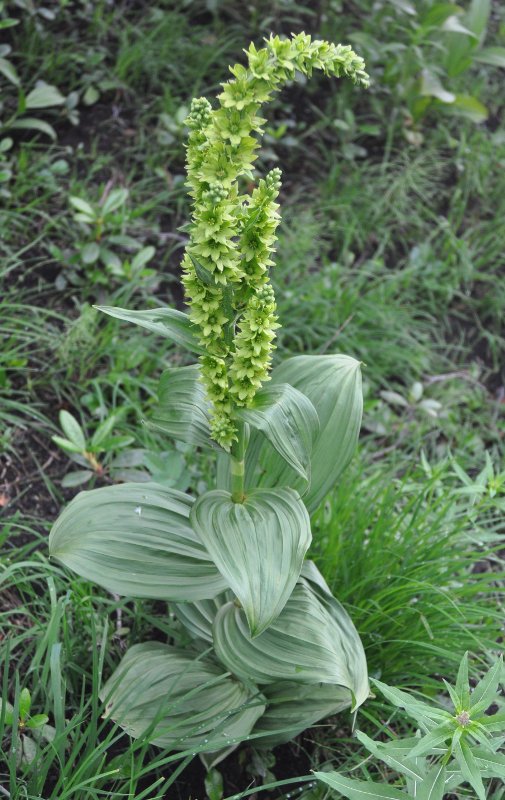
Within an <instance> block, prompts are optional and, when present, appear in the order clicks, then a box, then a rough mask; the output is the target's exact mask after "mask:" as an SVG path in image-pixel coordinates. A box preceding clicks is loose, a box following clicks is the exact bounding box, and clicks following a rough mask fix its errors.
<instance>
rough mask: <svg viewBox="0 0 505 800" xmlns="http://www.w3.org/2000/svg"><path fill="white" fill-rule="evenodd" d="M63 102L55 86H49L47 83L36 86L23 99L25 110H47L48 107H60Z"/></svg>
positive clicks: (63, 99)
mask: <svg viewBox="0 0 505 800" xmlns="http://www.w3.org/2000/svg"><path fill="white" fill-rule="evenodd" d="M64 102H65V98H64V97H63V95H62V94H61V92H60V91H59V90H58V89H57V88H56V86H51V84H49V83H41V84H40V86H36V87H35V89H32V90H31V92H28V94H27V95H26V98H25V103H26V108H49V107H50V106H61V105H62V104H63V103H64Z"/></svg>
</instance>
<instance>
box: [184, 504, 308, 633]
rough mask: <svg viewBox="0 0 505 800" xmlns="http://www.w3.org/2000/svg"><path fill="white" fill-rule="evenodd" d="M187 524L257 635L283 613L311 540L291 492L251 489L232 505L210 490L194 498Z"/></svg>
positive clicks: (304, 513) (304, 511)
mask: <svg viewBox="0 0 505 800" xmlns="http://www.w3.org/2000/svg"><path fill="white" fill-rule="evenodd" d="M190 519H191V524H192V525H193V529H194V530H195V532H196V534H197V535H198V537H199V538H200V539H201V541H202V542H203V543H204V545H205V547H206V549H207V551H208V552H209V553H210V555H211V557H212V559H213V560H214V563H215V564H216V566H217V568H218V570H219V571H220V573H221V574H222V575H223V577H224V578H225V580H226V582H227V584H228V586H229V587H230V589H231V590H232V591H233V593H234V594H235V595H236V596H237V597H238V599H239V600H240V602H241V604H242V607H243V609H244V611H245V614H246V617H247V620H248V622H249V627H250V631H251V635H252V636H258V635H259V634H260V633H261V632H262V631H263V630H265V628H267V627H268V626H269V625H270V624H271V623H272V621H273V620H274V619H275V618H276V617H277V616H278V614H279V613H280V612H281V611H282V609H283V608H284V606H285V604H286V602H287V600H288V598H289V596H290V594H291V592H292V591H293V588H294V586H295V584H296V581H297V580H298V576H299V575H300V571H301V568H302V564H303V559H304V556H305V553H306V552H307V548H308V546H309V544H310V541H311V538H312V537H311V532H310V520H309V515H308V513H307V509H306V508H305V506H304V504H303V502H302V500H301V499H300V496H299V495H298V493H297V492H295V491H293V490H292V489H277V490H275V491H271V490H269V489H253V490H252V491H251V492H249V493H248V495H247V496H246V499H245V501H244V502H243V503H234V502H233V500H232V499H231V495H230V494H229V493H228V492H225V491H223V490H222V489H214V490H213V491H211V492H206V493H205V494H204V495H202V496H201V497H199V498H198V500H197V501H196V502H195V504H194V506H193V508H192V509H191V517H190Z"/></svg>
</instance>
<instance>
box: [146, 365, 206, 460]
mask: <svg viewBox="0 0 505 800" xmlns="http://www.w3.org/2000/svg"><path fill="white" fill-rule="evenodd" d="M158 398H159V403H158V406H157V407H156V409H155V410H154V413H153V414H152V415H151V418H150V420H149V422H148V424H149V425H150V426H152V427H155V428H158V429H159V430H162V431H164V433H167V434H168V435H169V436H171V437H172V438H173V439H178V440H179V441H181V442H187V443H189V444H196V445H198V446H199V447H205V448H207V449H208V448H212V449H218V450H221V448H220V447H219V445H218V444H217V443H216V442H214V440H213V439H211V437H210V427H209V412H208V403H207V402H206V400H205V388H204V386H203V384H202V383H201V381H200V368H199V366H198V365H197V364H192V365H191V366H189V367H176V368H174V369H169V370H167V371H166V372H164V373H163V375H162V376H161V378H160V382H159V386H158Z"/></svg>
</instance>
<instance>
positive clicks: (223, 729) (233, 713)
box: [100, 642, 265, 763]
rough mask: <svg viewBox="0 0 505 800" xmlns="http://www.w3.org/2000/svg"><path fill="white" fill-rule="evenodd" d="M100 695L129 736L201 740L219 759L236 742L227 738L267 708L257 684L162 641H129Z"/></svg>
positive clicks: (191, 743) (169, 742)
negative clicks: (245, 681)
mask: <svg viewBox="0 0 505 800" xmlns="http://www.w3.org/2000/svg"><path fill="white" fill-rule="evenodd" d="M100 697H101V699H102V700H104V701H105V702H106V707H105V713H106V715H107V716H109V717H111V718H112V719H113V720H114V721H115V722H117V723H118V724H119V725H120V726H121V727H122V728H124V729H125V730H126V731H127V733H129V734H130V735H131V736H134V737H135V738H138V737H139V736H142V735H144V734H146V733H148V734H149V735H150V737H152V738H150V741H152V743H153V744H155V745H157V746H158V747H167V748H173V749H174V750H189V749H191V748H194V747H201V746H202V744H204V742H205V743H207V744H208V747H206V748H205V750H206V753H207V754H209V753H214V754H216V753H217V754H219V758H224V756H225V755H227V754H228V753H229V752H231V750H233V749H234V748H235V747H236V746H237V745H236V744H235V743H231V742H230V740H232V739H235V738H237V737H244V738H245V737H246V736H247V735H248V734H249V733H250V732H251V730H252V728H253V726H254V724H255V722H256V720H257V719H258V718H259V717H260V716H261V714H262V713H263V711H264V709H265V703H264V699H263V698H262V696H261V695H260V694H259V692H258V690H257V689H256V687H254V686H252V685H250V684H249V685H248V686H247V687H246V686H245V685H244V684H243V683H241V682H240V681H237V680H235V679H233V678H231V677H230V675H229V673H226V672H224V671H223V668H222V667H221V666H220V665H219V664H217V663H216V662H215V661H212V660H211V659H210V658H205V657H198V658H196V657H193V658H192V657H191V656H190V655H189V654H188V651H187V650H182V649H180V648H177V647H172V646H171V645H167V644H162V643H161V642H145V643H144V644H136V645H133V647H131V648H130V649H129V650H128V652H127V653H126V655H125V656H124V658H123V660H122V661H121V663H120V664H119V666H118V668H117V669H116V670H115V672H114V673H113V674H112V675H111V677H110V678H109V680H108V681H107V682H106V683H105V685H104V686H103V687H102V690H101V692H100ZM213 745H215V746H213ZM217 760H219V759H215V760H214V762H213V763H217ZM211 763H212V762H211Z"/></svg>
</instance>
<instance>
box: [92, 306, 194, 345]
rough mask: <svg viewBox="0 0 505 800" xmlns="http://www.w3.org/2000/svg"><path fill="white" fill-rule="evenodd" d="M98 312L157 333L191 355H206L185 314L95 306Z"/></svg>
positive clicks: (168, 309) (167, 310) (171, 311)
mask: <svg viewBox="0 0 505 800" xmlns="http://www.w3.org/2000/svg"><path fill="white" fill-rule="evenodd" d="M95 308H96V309H98V311H103V313H104V314H108V315H109V316H110V317H116V318H117V319H122V320H124V321H125V322H133V323H134V324H135V325H140V326H141V327H142V328H147V329H148V330H149V331H153V333H159V334H160V335H161V336H164V337H165V338H166V339H171V341H173V342H175V343H176V344H178V345H180V346H181V347H185V348H186V350H190V352H192V353H197V354H198V355H206V353H207V351H206V350H205V349H204V348H203V347H201V346H200V344H199V343H198V338H197V336H196V334H195V326H194V325H193V323H192V322H191V320H190V319H189V317H188V315H187V314H184V313H183V312H182V311H177V309H175V308H153V309H149V310H147V311H130V310H129V309H127V308H117V307H115V306H95Z"/></svg>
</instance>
